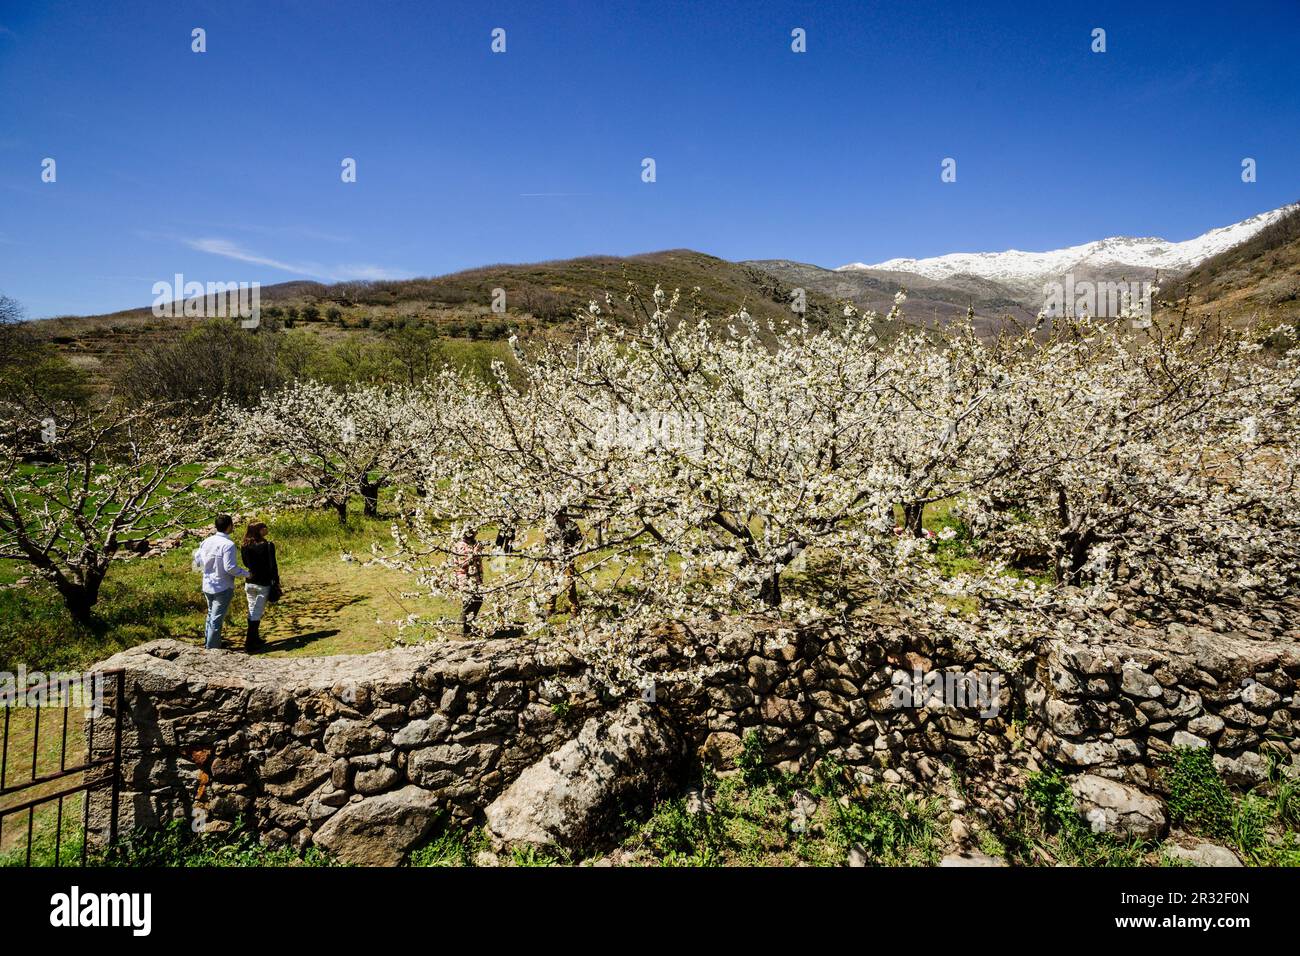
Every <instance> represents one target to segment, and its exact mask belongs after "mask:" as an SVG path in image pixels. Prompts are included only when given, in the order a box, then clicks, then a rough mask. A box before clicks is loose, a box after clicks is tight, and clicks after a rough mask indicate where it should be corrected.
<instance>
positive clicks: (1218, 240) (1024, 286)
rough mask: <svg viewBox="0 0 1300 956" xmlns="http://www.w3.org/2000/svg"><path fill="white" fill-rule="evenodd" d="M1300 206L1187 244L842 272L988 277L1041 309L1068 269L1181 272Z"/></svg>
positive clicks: (1134, 274) (1085, 248)
mask: <svg viewBox="0 0 1300 956" xmlns="http://www.w3.org/2000/svg"><path fill="white" fill-rule="evenodd" d="M1296 208H1297V206H1294V205H1293V206H1284V207H1282V208H1281V209H1274V210H1271V211H1269V212H1265V213H1260V214H1259V215H1257V216H1252V217H1251V218H1249V219H1246V220H1243V221H1242V222H1238V223H1233V224H1232V225H1229V226H1223V227H1221V228H1218V229H1211V230H1210V231H1209V232H1206V233H1203V234H1202V235H1200V236H1197V237H1195V238H1194V239H1188V240H1186V241H1185V242H1168V241H1166V240H1164V239H1158V238H1153V237H1146V238H1133V237H1126V236H1115V237H1111V238H1109V239H1101V240H1098V241H1095V242H1087V243H1084V244H1082V245H1078V246H1069V247H1067V248H1064V249H1053V250H1049V251H1047V252H1022V251H1020V250H1016V249H1010V250H1007V251H1005V252H977V253H964V252H959V253H951V254H949V255H944V256H935V257H931V258H926V259H888V260H886V261H884V262H879V263H875V264H874V265H867V264H865V263H860V262H855V263H851V264H849V265H846V266H841V267H840V268H839V269H838V270H836V271H838V272H844V273H850V274H866V275H869V276H872V277H875V278H881V277H884V276H895V275H900V274H901V275H909V276H917V277H920V278H923V279H928V280H931V281H934V282H940V283H946V284H956V285H958V287H962V286H964V285H965V284H966V283H969V282H970V281H971V280H983V281H985V282H991V283H995V284H996V285H998V286H1001V287H1002V288H1004V289H1006V290H1007V291H1008V294H1009V295H1011V296H1012V297H1013V298H1015V299H1016V301H1018V302H1020V303H1021V304H1023V305H1025V306H1026V307H1028V308H1031V309H1037V308H1038V307H1039V306H1040V305H1041V303H1042V300H1043V287H1044V286H1045V285H1046V284H1047V283H1049V282H1056V281H1060V280H1061V279H1062V277H1063V276H1064V275H1065V274H1066V273H1072V274H1073V275H1074V276H1075V279H1076V280H1082V279H1090V280H1094V281H1098V280H1108V281H1119V280H1121V279H1126V280H1129V281H1139V280H1144V279H1152V278H1154V277H1155V276H1156V274H1157V273H1159V274H1161V275H1164V276H1169V275H1171V274H1176V273H1181V272H1184V271H1187V270H1189V269H1192V268H1194V267H1195V266H1197V265H1198V264H1200V263H1201V262H1203V261H1205V260H1206V259H1208V258H1210V257H1212V256H1215V255H1218V254H1221V253H1223V252H1226V251H1227V250H1229V249H1232V248H1233V247H1235V246H1237V245H1239V244H1241V243H1243V242H1245V241H1247V240H1249V239H1250V238H1251V237H1252V236H1254V235H1256V234H1257V233H1259V232H1260V231H1261V230H1263V229H1266V228H1267V227H1268V226H1270V225H1272V224H1274V223H1276V222H1277V221H1279V220H1280V219H1282V218H1283V217H1284V216H1285V215H1287V213H1289V212H1291V211H1293V210H1294V209H1296Z"/></svg>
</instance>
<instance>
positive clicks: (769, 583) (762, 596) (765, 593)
mask: <svg viewBox="0 0 1300 956" xmlns="http://www.w3.org/2000/svg"><path fill="white" fill-rule="evenodd" d="M758 599H759V600H760V601H762V602H763V603H764V604H766V605H767V606H768V607H780V606H781V572H779V571H773V572H772V573H771V574H769V575H768V576H767V577H766V578H764V579H763V584H762V586H761V587H760V588H759V589H758Z"/></svg>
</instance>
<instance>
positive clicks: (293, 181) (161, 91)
mask: <svg viewBox="0 0 1300 956" xmlns="http://www.w3.org/2000/svg"><path fill="white" fill-rule="evenodd" d="M125 7H129V9H124V8H125ZM1135 7H1141V9H1134V8H1135ZM195 27H202V28H204V29H205V30H206V31H207V48H208V49H207V52H206V53H203V54H196V53H193V52H191V49H190V46H191V30H192V29H193V28H195ZM495 27H502V28H504V29H505V30H506V44H507V47H506V53H504V54H493V53H492V52H491V50H490V43H491V36H490V33H491V31H492V29H493V28H495ZM795 27H801V28H803V29H805V30H806V31H807V47H808V51H807V53H804V54H795V53H793V52H792V51H791V49H790V44H791V37H790V33H791V30H792V29H793V28H795ZM1095 27H1101V28H1104V29H1105V30H1106V41H1107V51H1106V52H1105V53H1104V54H1095V53H1093V52H1091V49H1090V45H1091V31H1092V30H1093V28H1095ZM1298 42H1300V3H1297V2H1296V0H1276V2H1269V0H1264V2H1259V3H1252V4H1249V5H1244V6H1242V5H1234V4H1224V3H1208V2H1204V3H1203V2H1198V0H1185V2H1178V3H1168V4H1165V3H1149V4H1132V3H1099V2H1087V3H1061V4H1056V3H1041V2H1024V3H1012V2H987V3H962V4H955V5H953V6H952V7H949V6H948V5H946V4H940V3H929V2H923V0H910V2H908V0H904V2H897V3H890V2H879V3H877V2H870V3H868V2H865V0H860V2H844V3H838V2H817V3H801V4H799V3H789V4H787V3H767V2H750V3H745V2H734V3H714V2H707V0H701V2H681V3H666V2H658V3H652V2H646V3H639V4H631V3H620V2H617V0H605V2H585V3H578V2H572V3H562V2H560V3H545V2H540V0H532V2H524V3H463V4H451V3H432V2H424V3H414V2H413V3H398V2H385V0H368V2H358V0H351V2H346V3H332V2H305V0H289V2H267V0H257V2H243V0H213V2H208V3H186V2H167V3H156V4H155V3H149V2H142V3H132V4H117V3H111V4H110V3H105V2H102V0H88V2H68V3H61V2H40V0H0V91H3V94H2V95H0V291H2V292H4V293H6V294H8V295H10V296H13V297H14V298H17V299H19V300H20V301H21V302H22V303H23V304H24V305H25V306H26V307H27V310H28V312H29V314H30V315H32V316H49V315H57V314H65V313H92V312H103V311H109V310H113V309H119V308H127V307H131V306H137V305H147V304H148V303H149V302H150V301H152V298H153V295H152V292H151V287H152V285H153V283H154V282H157V281H159V280H169V279H170V278H171V276H172V275H173V274H174V273H177V272H181V273H183V274H184V275H185V277H186V278H187V279H193V280H198V281H203V282H207V281H240V280H242V281H260V282H262V283H263V284H270V283H273V282H281V281H286V280H290V279H294V278H313V279H321V280H327V281H328V280H334V279H345V278H382V277H390V276H392V277H398V276H412V275H435V274H440V273H445V272H450V271H454V270H457V269H462V268H468V267H471V266H476V265H483V264H487V263H494V262H526V261H535V260H540V259H552V258H564V257H569V256H575V255H583V254H588V253H610V254H631V253H637V252H648V251H652V250H656V249H666V248H674V247H690V248H694V249H699V250H702V251H705V252H709V253H713V254H715V255H719V256H723V257H725V258H729V259H742V258H778V257H779V258H791V259H799V260H803V261H807V262H815V263H818V264H820V265H825V266H838V265H842V264H844V263H846V262H852V261H865V262H875V261H880V260H883V259H887V258H891V257H894V256H927V255H939V254H943V253H946V252H954V251H980V250H1000V249H1005V248H1022V249H1047V248H1055V247H1058V246H1064V245H1071V244H1075V243H1080V242H1086V241H1089V240H1091V239H1097V238H1101V237H1103V236H1107V235H1116V234H1131V235H1160V236H1164V237H1165V238H1168V239H1175V240H1177V239H1187V238H1190V237H1191V236H1194V235H1197V234H1199V233H1201V232H1203V231H1205V230H1206V229H1209V228H1212V227H1214V226H1220V225H1226V224H1228V223H1230V222H1235V221H1238V220H1240V219H1244V218H1246V217H1248V216H1251V215H1253V214H1255V213H1257V212H1262V211H1264V210H1266V209H1272V208H1275V207H1277V206H1280V205H1283V204H1284V203H1287V202H1292V201H1294V200H1296V199H1297V198H1300V56H1297V55H1296V49H1297V44H1298ZM45 157H52V158H54V159H55V160H56V162H57V181H56V182H54V183H43V182H42V181H41V163H42V160H43V159H44V158H45ZM344 157H353V158H355V159H356V161H357V182H356V183H347V184H345V183H343V182H341V180H340V163H341V161H342V160H343V158H344ZM644 157H653V158H654V159H655V162H656V166H657V169H656V172H657V181H656V182H654V183H643V182H642V181H641V161H642V159H643V158H644ZM945 157H952V158H954V159H956V160H957V182H955V183H942V182H941V181H940V176H939V173H940V163H941V161H942V160H943V159H944V158H945ZM1243 157H1252V158H1254V159H1255V160H1256V161H1257V163H1258V181H1257V182H1255V183H1252V184H1246V183H1243V182H1242V181H1241V175H1240V173H1241V160H1242V158H1243Z"/></svg>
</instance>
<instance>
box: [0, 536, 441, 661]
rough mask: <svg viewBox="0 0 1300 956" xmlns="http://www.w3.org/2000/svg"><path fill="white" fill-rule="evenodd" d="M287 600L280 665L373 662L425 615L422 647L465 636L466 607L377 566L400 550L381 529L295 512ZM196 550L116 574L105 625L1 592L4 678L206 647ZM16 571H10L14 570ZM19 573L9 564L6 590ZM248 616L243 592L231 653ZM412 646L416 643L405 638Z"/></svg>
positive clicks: (279, 614) (268, 636) (275, 640)
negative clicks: (131, 654) (146, 652)
mask: <svg viewBox="0 0 1300 956" xmlns="http://www.w3.org/2000/svg"><path fill="white" fill-rule="evenodd" d="M269 523H270V525H271V536H272V539H273V540H274V541H275V542H276V549H277V554H278V557H279V563H280V574H281V579H282V581H283V584H284V589H285V595H284V598H283V599H282V600H281V601H280V602H279V603H278V604H276V605H273V606H272V607H271V608H270V609H269V610H268V612H267V615H266V618H265V622H264V623H263V625H262V636H263V638H264V639H265V640H266V641H267V643H268V647H267V650H266V651H265V653H267V654H269V655H272V656H288V655H294V656H300V655H328V654H364V653H367V652H369V651H375V650H382V649H383V648H386V647H389V646H391V644H392V642H393V640H394V638H395V637H396V636H397V635H398V633H399V632H398V628H397V622H398V621H400V620H404V619H406V618H407V617H409V616H410V615H412V614H417V615H419V616H420V617H421V618H423V619H425V620H426V621H427V622H429V626H428V627H427V628H426V629H425V630H424V631H423V632H422V633H421V635H420V636H421V637H432V636H436V635H439V634H446V635H448V636H450V635H452V634H454V633H455V628H454V627H453V626H452V625H453V624H454V622H455V619H456V617H457V615H458V613H459V608H458V607H457V606H455V605H454V604H453V603H452V602H448V601H440V600H435V599H432V598H430V597H428V596H426V595H418V594H414V593H413V592H414V591H416V590H417V588H416V586H415V584H414V582H413V581H412V580H411V579H410V578H409V577H408V576H407V575H405V574H403V573H401V572H399V571H394V570H391V569H389V568H385V567H383V566H381V565H379V564H375V563H371V562H370V557H371V553H370V549H371V546H372V545H378V546H380V547H384V546H387V545H388V544H390V543H391V539H390V537H389V524H388V522H387V521H385V520H383V519H373V520H372V519H366V518H363V517H361V516H360V515H354V516H351V517H350V518H349V520H348V523H347V525H346V526H345V527H344V526H340V525H339V523H338V520H337V518H336V517H335V516H334V515H333V514H332V513H325V512H316V511H310V512H295V513H291V514H285V515H281V516H279V517H276V518H273V519H272V520H271V521H270V522H269ZM195 543H197V542H194V541H186V542H185V544H184V545H182V546H181V547H179V548H176V549H175V550H173V551H171V552H168V553H167V554H164V555H162V556H161V557H155V558H132V559H128V560H123V561H121V562H119V563H118V564H116V565H115V566H114V567H113V568H112V569H111V571H110V572H109V575H108V577H107V578H106V579H105V582H104V586H103V591H102V594H101V597H100V602H99V605H98V606H97V608H96V621H95V623H94V624H92V625H91V626H89V627H86V626H81V625H77V624H75V623H74V622H73V621H72V620H71V619H70V618H69V617H68V615H67V612H66V611H65V610H64V608H63V606H62V604H61V603H60V601H59V599H58V595H57V594H56V593H55V592H54V590H53V589H52V588H51V587H49V586H48V585H46V584H44V583H43V582H34V583H30V584H28V585H26V586H23V587H17V588H6V589H4V590H0V671H16V670H17V668H18V666H19V665H24V666H25V667H26V668H27V670H28V671H29V672H30V671H33V670H45V671H50V670H56V669H60V670H75V669H80V668H84V667H86V666H88V665H90V664H92V663H94V662H95V661H97V660H102V659H103V658H105V657H108V656H110V655H112V654H114V653H116V652H117V651H119V650H122V649H123V648H126V647H130V646H133V645H135V644H139V643H143V642H145V641H150V640H155V639H157V638H173V639H175V640H180V641H189V642H193V643H201V642H202V640H203V621H204V615H205V604H204V600H203V596H202V594H201V593H200V590H199V578H198V576H197V575H196V574H195V573H194V572H193V571H191V570H190V550H191V549H192V548H193V546H194V544H195ZM6 565H7V566H6ZM19 573H20V572H19V570H18V569H17V568H16V567H14V566H13V565H12V564H11V563H8V562H0V583H11V582H13V581H14V580H15V579H17V577H18V574H19ZM245 620H246V607H245V605H244V601H243V596H242V591H239V590H237V592H236V596H235V600H234V602H232V604H231V609H230V613H229V616H228V618H227V623H226V635H225V636H226V646H227V647H231V648H236V649H238V648H242V646H243V640H244V621H245ZM406 636H408V637H410V636H412V635H411V634H410V633H409V632H408V634H407V635H406Z"/></svg>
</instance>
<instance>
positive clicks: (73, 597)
mask: <svg viewBox="0 0 1300 956" xmlns="http://www.w3.org/2000/svg"><path fill="white" fill-rule="evenodd" d="M102 581H103V577H102V576H93V575H92V576H91V577H89V578H88V579H87V580H86V581H85V582H84V583H83V582H81V581H73V580H70V579H68V578H66V577H64V576H63V575H62V574H60V575H59V576H58V577H57V578H56V579H55V581H54V586H55V587H56V588H57V589H58V591H59V595H60V596H61V597H62V598H63V606H64V607H66V608H67V609H68V613H69V614H71V615H72V619H73V620H74V621H76V622H77V623H78V624H81V625H83V626H89V625H90V623H91V621H92V620H93V619H94V615H93V614H92V609H93V608H94V606H95V605H96V604H98V603H99V585H100V583H101V582H102Z"/></svg>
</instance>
